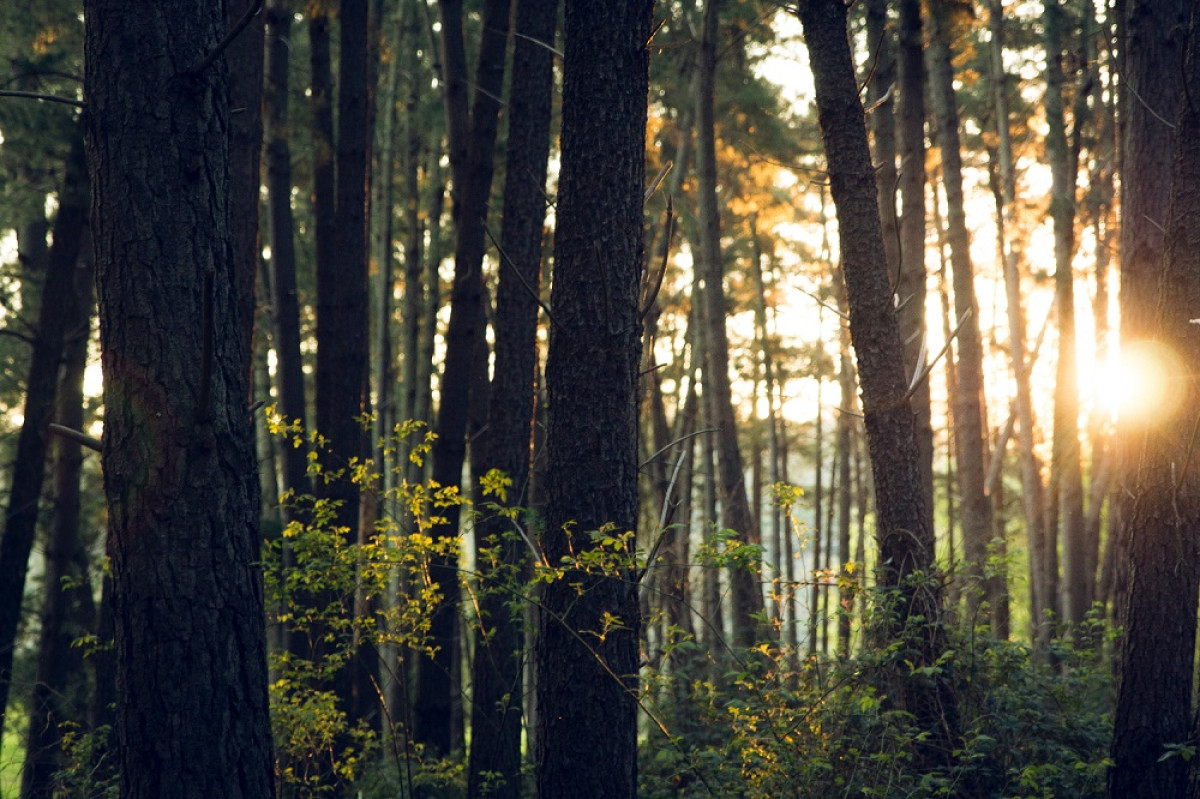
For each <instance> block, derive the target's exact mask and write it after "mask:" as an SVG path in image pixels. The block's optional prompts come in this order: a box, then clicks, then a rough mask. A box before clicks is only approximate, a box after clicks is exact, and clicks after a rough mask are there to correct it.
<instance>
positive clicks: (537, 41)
mask: <svg viewBox="0 0 1200 799" xmlns="http://www.w3.org/2000/svg"><path fill="white" fill-rule="evenodd" d="M513 36H516V37H517V38H518V39H525V40H526V41H530V42H533V43H534V44H537V45H541V46H542V47H545V48H546V49H547V50H549V51H550V52H552V53H554V54H555V55H556V56H558V57H559V59H560V60H561V59H565V58H566V56H565V55H563V54H562V52H560V51H559V50H555V49H554V48H553V47H551V46H550V44H548V43H547V42H543V41H542V40H541V39H535V38H533V37H532V36H530V35H528V34H526V33H514V34H513Z"/></svg>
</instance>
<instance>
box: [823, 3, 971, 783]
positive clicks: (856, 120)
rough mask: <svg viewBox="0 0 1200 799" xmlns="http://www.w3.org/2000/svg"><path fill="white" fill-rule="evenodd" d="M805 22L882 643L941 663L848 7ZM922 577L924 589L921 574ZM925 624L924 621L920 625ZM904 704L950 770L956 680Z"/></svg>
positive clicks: (935, 759) (925, 759) (923, 683)
mask: <svg viewBox="0 0 1200 799" xmlns="http://www.w3.org/2000/svg"><path fill="white" fill-rule="evenodd" d="M799 11H800V18H801V22H802V24H803V26H804V33H805V38H806V41H807V44H808V51H809V59H810V63H811V64H812V69H813V77H814V83H815V86H816V95H817V113H818V118H819V120H820V123H821V138H822V141H823V143H824V145H825V154H826V161H827V164H828V169H829V179H830V186H831V191H832V193H833V199H834V203H835V205H836V206H837V211H838V222H839V224H838V237H839V242H840V249H841V253H842V263H843V270H844V278H845V281H846V294H847V298H848V301H849V306H850V335H851V339H852V340H853V342H854V351H855V353H856V354H857V357H858V368H859V376H860V379H861V385H862V399H863V415H864V418H865V421H866V429H867V442H868V446H869V449H870V456H871V464H872V472H873V474H874V480H875V497H876V525H877V532H876V535H877V540H878V547H879V566H878V573H879V578H878V579H879V584H880V586H881V587H884V588H885V590H887V591H888V592H889V593H892V594H894V595H895V597H896V602H895V604H894V605H893V606H892V607H893V608H894V610H893V612H892V613H887V614H884V616H883V618H882V619H881V621H880V626H879V629H878V631H877V633H878V635H879V637H880V638H882V639H884V640H889V639H894V638H897V637H899V636H901V635H903V634H904V630H905V628H906V627H907V626H908V625H909V624H910V623H917V624H919V625H920V632H919V633H916V634H915V636H914V637H913V638H910V639H906V640H907V642H908V643H907V645H908V646H910V647H911V649H912V651H911V657H910V660H911V661H912V662H913V663H914V665H917V666H918V667H920V666H921V665H933V664H934V663H936V662H938V658H940V657H941V655H942V654H943V653H944V651H945V634H944V631H943V629H942V626H941V614H942V608H941V596H940V590H939V588H938V582H937V578H936V577H935V576H934V572H935V565H934V551H933V535H932V531H931V530H930V529H929V526H928V524H927V519H928V515H927V511H926V510H925V508H924V507H923V505H922V492H921V482H920V480H921V478H920V470H919V468H918V453H917V446H916V438H915V435H914V423H913V416H912V412H911V408H910V406H909V404H908V397H907V395H906V391H907V385H908V384H907V380H906V375H905V373H904V357H903V350H902V344H901V341H900V330H899V325H898V322H897V320H896V314H895V310H894V306H893V304H892V292H891V283H890V281H889V279H888V273H887V261H886V257H885V255H884V251H883V237H882V233H881V229H880V226H879V207H878V204H877V202H876V194H875V176H874V169H873V168H872V165H871V156H870V151H869V149H868V147H867V136H866V127H865V123H864V120H863V108H862V103H861V101H860V100H859V97H858V86H857V84H856V82H855V78H854V68H853V63H852V61H851V58H850V46H849V41H848V38H847V30H846V7H845V5H844V4H843V3H841V2H840V0H828V2H815V0H814V2H811V3H804V4H801V6H800V9H799ZM918 572H919V573H922V574H924V575H925V579H923V580H921V581H920V584H919V585H918V584H915V583H914V582H913V580H912V579H910V578H912V577H913V576H914V574H915V573H918ZM916 619H920V621H919V622H916ZM900 691H901V694H900V695H898V696H897V697H896V698H897V699H898V700H899V701H900V702H901V703H902V705H903V706H904V708H905V709H906V710H907V711H908V712H910V713H912V714H913V717H914V719H915V721H916V723H917V725H918V726H919V728H920V729H922V730H925V731H927V732H928V733H929V738H928V740H927V741H926V742H924V743H919V744H918V745H917V756H918V762H919V764H920V767H921V768H935V767H938V766H944V765H945V764H946V762H947V758H948V756H949V753H950V752H951V751H952V749H953V748H954V746H955V744H954V742H955V741H957V739H958V736H959V731H958V725H959V722H958V714H957V706H956V702H955V697H954V694H953V692H952V689H951V686H950V683H949V680H948V679H946V678H945V677H934V678H932V679H930V680H926V679H923V678H921V677H918V676H915V675H907V676H905V677H904V678H902V683H901V685H900Z"/></svg>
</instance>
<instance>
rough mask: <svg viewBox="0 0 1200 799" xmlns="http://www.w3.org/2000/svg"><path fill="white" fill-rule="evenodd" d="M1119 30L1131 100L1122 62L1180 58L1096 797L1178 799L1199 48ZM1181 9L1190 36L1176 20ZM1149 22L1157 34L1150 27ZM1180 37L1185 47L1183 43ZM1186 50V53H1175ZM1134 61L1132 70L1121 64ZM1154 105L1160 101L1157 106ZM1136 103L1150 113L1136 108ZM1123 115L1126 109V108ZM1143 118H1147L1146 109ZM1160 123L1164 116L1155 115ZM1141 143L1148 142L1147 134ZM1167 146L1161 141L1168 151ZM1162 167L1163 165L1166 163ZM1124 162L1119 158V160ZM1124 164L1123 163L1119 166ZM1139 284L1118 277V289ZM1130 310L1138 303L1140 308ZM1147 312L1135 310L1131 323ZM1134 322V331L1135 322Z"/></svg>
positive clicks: (1191, 602)
mask: <svg viewBox="0 0 1200 799" xmlns="http://www.w3.org/2000/svg"><path fill="white" fill-rule="evenodd" d="M1131 5H1132V7H1131V9H1130V12H1131V16H1130V18H1129V20H1128V22H1129V26H1130V27H1129V30H1128V34H1129V35H1130V38H1129V47H1130V48H1132V49H1131V50H1130V52H1129V54H1128V55H1127V58H1129V59H1130V60H1131V69H1132V70H1133V71H1132V72H1131V74H1130V75H1129V77H1128V80H1129V82H1130V86H1131V87H1132V89H1131V90H1133V91H1140V90H1141V89H1143V88H1148V85H1149V84H1156V83H1159V82H1166V81H1165V78H1164V76H1163V75H1160V74H1157V73H1145V72H1142V71H1141V68H1144V67H1145V66H1147V65H1149V64H1150V63H1152V60H1151V59H1143V58H1140V57H1137V56H1135V55H1134V53H1135V52H1136V51H1137V50H1138V49H1139V48H1142V47H1143V46H1144V47H1146V48H1148V49H1153V50H1156V51H1157V54H1158V55H1159V56H1160V57H1161V56H1165V55H1168V54H1169V53H1171V52H1172V51H1174V54H1175V55H1176V57H1177V59H1176V60H1174V61H1173V62H1171V63H1174V64H1175V66H1174V67H1172V68H1171V69H1173V70H1174V71H1175V73H1176V74H1180V73H1179V64H1180V60H1178V58H1179V57H1181V56H1182V54H1183V53H1184V51H1185V45H1186V52H1187V61H1186V68H1185V70H1184V77H1183V80H1184V81H1185V82H1184V83H1183V85H1182V86H1180V87H1179V88H1180V89H1181V90H1182V91H1180V93H1179V94H1178V95H1176V97H1175V98H1172V100H1171V102H1170V106H1169V107H1177V108H1178V114H1175V113H1172V112H1171V111H1169V110H1168V108H1164V107H1163V106H1159V105H1152V106H1150V109H1154V110H1157V111H1159V116H1161V117H1163V118H1166V119H1176V125H1175V127H1176V131H1175V136H1176V139H1175V141H1176V144H1175V145H1174V146H1172V147H1170V149H1164V150H1161V151H1160V152H1159V157H1160V158H1161V159H1162V160H1163V161H1169V162H1170V172H1171V175H1172V177H1171V182H1170V186H1171V200H1170V204H1169V207H1168V208H1167V209H1166V216H1165V217H1160V218H1161V219H1163V220H1164V221H1165V223H1166V224H1165V225H1163V228H1164V231H1165V235H1164V238H1163V241H1162V243H1163V246H1164V248H1165V249H1164V252H1163V260H1162V262H1161V264H1160V265H1159V269H1158V272H1157V276H1156V277H1155V282H1156V283H1157V285H1158V297H1157V303H1156V304H1157V311H1156V312H1155V321H1154V322H1153V323H1152V325H1151V326H1150V327H1149V328H1143V329H1142V332H1144V333H1145V334H1146V336H1147V339H1143V340H1142V341H1139V342H1137V346H1139V347H1142V346H1152V347H1154V348H1156V349H1157V350H1158V351H1159V352H1161V353H1164V356H1163V359H1162V362H1161V364H1160V367H1161V368H1163V369H1164V370H1165V374H1164V375H1163V376H1164V377H1165V378H1166V380H1167V381H1168V382H1167V386H1168V388H1167V389H1166V390H1165V391H1164V397H1163V401H1162V402H1160V403H1159V405H1158V407H1157V408H1156V409H1155V413H1154V415H1153V418H1148V417H1143V418H1140V419H1136V420H1126V419H1124V418H1123V419H1122V434H1123V435H1124V436H1125V440H1126V442H1128V443H1129V444H1130V445H1131V449H1129V450H1127V454H1128V455H1129V456H1130V457H1131V459H1133V460H1132V461H1131V462H1134V463H1137V471H1136V472H1135V473H1133V474H1131V475H1129V478H1130V482H1129V484H1128V487H1129V488H1130V489H1131V490H1132V492H1133V494H1132V507H1131V508H1130V513H1129V515H1128V517H1127V518H1126V520H1125V521H1126V525H1127V527H1126V530H1125V531H1124V537H1125V547H1126V548H1125V553H1126V556H1127V557H1128V559H1129V561H1128V574H1129V586H1128V593H1127V595H1126V603H1125V605H1124V607H1123V613H1122V616H1121V622H1122V626H1123V628H1124V631H1125V634H1124V637H1123V640H1122V645H1121V667H1120V681H1119V686H1120V687H1119V690H1118V694H1117V707H1116V711H1115V714H1114V719H1113V721H1114V727H1113V740H1112V748H1111V750H1110V752H1111V754H1110V756H1111V758H1112V761H1113V766H1112V767H1111V768H1110V769H1109V772H1108V796H1110V797H1112V798H1113V799H1117V797H1121V799H1125V797H1159V796H1184V795H1185V794H1186V790H1187V778H1188V765H1187V762H1186V760H1184V759H1183V758H1182V757H1164V755H1165V754H1167V753H1168V750H1166V749H1165V746H1166V745H1167V744H1176V743H1181V742H1184V741H1187V740H1189V733H1190V731H1191V724H1192V717H1191V701H1192V680H1193V658H1194V652H1195V640H1196V599H1197V590H1198V588H1200V572H1198V570H1197V566H1196V558H1197V554H1198V553H1197V538H1196V530H1197V528H1198V527H1200V471H1197V469H1196V467H1195V465H1194V463H1191V462H1192V460H1193V458H1194V454H1193V448H1194V446H1195V427H1196V422H1195V409H1196V406H1197V404H1198V403H1200V387H1198V385H1197V382H1196V381H1197V377H1196V370H1197V364H1200V329H1198V328H1197V326H1196V325H1194V324H1192V323H1191V321H1190V320H1191V319H1192V318H1194V317H1195V315H1196V314H1195V309H1196V303H1197V302H1198V301H1200V110H1198V109H1197V108H1196V106H1195V105H1194V99H1189V98H1195V97H1196V96H1197V94H1196V93H1197V92H1200V40H1198V39H1197V34H1198V33H1200V30H1198V29H1197V26H1196V9H1195V5H1194V4H1192V3H1185V4H1180V6H1181V7H1175V8H1172V9H1170V10H1171V11H1172V12H1173V13H1171V14H1170V15H1169V16H1168V14H1167V11H1168V9H1164V8H1163V7H1162V4H1152V5H1153V9H1151V8H1150V7H1149V5H1143V4H1141V3H1133V4H1131ZM1188 7H1190V11H1191V15H1192V20H1191V21H1192V25H1191V27H1190V28H1189V27H1186V26H1184V23H1183V18H1185V17H1186V15H1187V10H1188ZM1144 14H1150V15H1152V16H1153V17H1154V18H1155V20H1156V21H1155V23H1154V27H1155V28H1157V25H1158V24H1164V25H1165V24H1167V23H1169V22H1172V21H1173V22H1175V23H1176V24H1179V25H1180V26H1181V27H1180V29H1178V30H1175V29H1172V28H1168V29H1166V30H1165V31H1164V32H1165V33H1166V34H1167V36H1168V37H1169V38H1167V39H1165V40H1156V41H1154V42H1149V41H1146V40H1145V39H1144V38H1143V37H1144V36H1145V34H1146V33H1147V32H1148V31H1147V28H1146V27H1143V26H1144V25H1145V23H1146V21H1147V20H1146V19H1145V18H1140V19H1139V15H1144ZM1160 21H1161V22H1160ZM1189 33H1190V36H1189ZM1189 38H1190V44H1187V42H1188V40H1189ZM1134 60H1136V62H1137V65H1136V66H1134V65H1133V64H1132V62H1133V61H1134ZM1154 99H1157V100H1159V101H1163V102H1165V101H1167V99H1168V98H1166V97H1162V96H1157V97H1156V98H1154ZM1143 101H1144V102H1153V100H1152V99H1150V98H1144V99H1143ZM1132 104H1133V103H1131V105H1132ZM1147 110H1149V109H1147ZM1163 112H1165V113H1163ZM1126 124H1128V125H1129V126H1130V127H1129V128H1128V129H1127V130H1126V135H1127V136H1134V135H1136V132H1137V131H1138V128H1137V127H1135V125H1137V124H1141V125H1144V126H1150V127H1156V126H1158V125H1160V124H1163V123H1162V122H1161V121H1159V120H1155V119H1154V118H1153V117H1151V116H1149V115H1148V114H1147V115H1139V116H1138V117H1137V118H1136V119H1127V121H1126ZM1147 133H1148V131H1147ZM1170 140H1171V139H1170V137H1167V138H1166V141H1168V142H1169V141H1170ZM1168 152H1173V153H1174V157H1173V158H1168V156H1167V153H1168ZM1127 155H1128V153H1127ZM1127 163H1128V162H1127ZM1124 174H1125V180H1124V181H1122V185H1123V186H1124V187H1125V191H1126V192H1127V193H1128V194H1129V195H1130V196H1131V197H1132V196H1135V195H1143V196H1142V197H1141V200H1142V201H1143V202H1145V201H1146V199H1147V198H1146V197H1145V196H1144V194H1145V193H1148V192H1153V191H1155V190H1156V189H1157V188H1158V187H1157V186H1153V185H1147V184H1146V183H1145V182H1144V181H1145V180H1150V179H1153V177H1154V173H1150V174H1149V175H1143V174H1142V173H1138V172H1130V171H1126V172H1125V173H1124ZM1125 220H1126V222H1125V224H1126V226H1140V225H1148V224H1149V223H1148V222H1146V221H1145V220H1141V219H1135V218H1132V217H1129V216H1128V215H1127V216H1126V217H1125ZM1135 276H1140V277H1142V278H1148V277H1150V275H1147V274H1145V273H1144V272H1140V271H1137V270H1135V269H1130V271H1129V272H1126V273H1125V274H1123V275H1122V292H1123V293H1124V291H1125V281H1127V280H1131V279H1134V278H1135ZM1142 298H1143V299H1145V300H1147V301H1149V300H1151V298H1150V296H1148V295H1145V294H1143V295H1142ZM1147 310H1148V309H1147V308H1145V307H1144V306H1139V307H1137V308H1136V309H1134V311H1135V313H1139V312H1140V313H1145V312H1146V311H1147ZM1140 321H1142V322H1145V321H1146V318H1145V317H1144V316H1142V317H1141V320H1140Z"/></svg>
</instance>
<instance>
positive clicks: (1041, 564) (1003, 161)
mask: <svg viewBox="0 0 1200 799" xmlns="http://www.w3.org/2000/svg"><path fill="white" fill-rule="evenodd" d="M988 24H989V27H990V29H991V32H992V48H991V54H990V60H991V70H992V80H993V91H994V92H995V103H996V119H997V128H996V131H997V134H998V136H997V142H998V147H997V157H998V160H999V162H1000V185H999V189H1000V191H999V195H998V202H997V208H996V219H997V235H998V236H999V240H1000V247H1001V255H1002V258H1003V264H1004V290H1005V298H1006V300H1007V306H1008V352H1009V358H1010V360H1011V361H1012V370H1013V379H1014V381H1015V383H1016V395H1017V397H1016V409H1017V445H1018V450H1019V451H1018V455H1017V458H1018V460H1019V462H1020V470H1021V488H1022V490H1021V511H1022V515H1023V518H1024V520H1025V534H1026V538H1027V540H1028V544H1027V546H1028V549H1029V572H1030V579H1029V588H1030V620H1031V623H1032V625H1033V630H1032V633H1031V638H1032V639H1033V640H1035V641H1037V642H1039V643H1041V644H1042V645H1045V644H1047V643H1049V635H1050V626H1049V625H1048V624H1047V623H1046V614H1045V612H1046V611H1047V610H1049V609H1050V608H1051V607H1052V606H1053V605H1052V603H1051V602H1050V601H1049V600H1048V587H1049V585H1050V582H1051V581H1050V579H1049V577H1048V575H1047V573H1046V572H1047V568H1048V566H1049V559H1048V558H1047V557H1046V549H1047V547H1048V544H1049V542H1048V540H1047V537H1046V528H1045V525H1044V522H1045V518H1044V517H1043V515H1042V507H1043V503H1044V500H1043V483H1042V475H1041V468H1040V466H1039V464H1038V459H1037V454H1036V453H1035V452H1034V430H1035V420H1034V415H1033V398H1032V395H1031V392H1030V388H1029V372H1030V369H1031V366H1032V365H1031V364H1030V363H1029V362H1028V359H1027V356H1026V347H1025V340H1026V334H1025V311H1024V307H1023V302H1022V298H1021V276H1020V268H1019V254H1018V250H1017V243H1016V241H1015V237H1014V236H1012V235H1010V234H1009V232H1008V227H1009V217H1010V215H1011V214H1012V213H1013V212H1012V208H1013V204H1014V203H1015V201H1016V175H1015V172H1014V168H1013V150H1012V136H1011V134H1010V132H1009V121H1008V88H1007V83H1008V77H1007V74H1006V73H1005V72H1004V59H1003V56H1004V8H1003V5H1002V3H1001V2H1000V0H990V3H989V18H988Z"/></svg>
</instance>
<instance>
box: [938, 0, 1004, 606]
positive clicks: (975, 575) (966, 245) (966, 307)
mask: <svg viewBox="0 0 1200 799" xmlns="http://www.w3.org/2000/svg"><path fill="white" fill-rule="evenodd" d="M931 19H932V22H933V25H932V29H931V31H930V43H929V86H930V95H931V97H932V99H933V105H934V112H935V114H936V117H937V140H938V147H939V148H940V150H941V155H942V180H943V182H944V184H945V188H946V223H947V233H948V239H949V243H950V265H951V267H952V270H951V271H952V272H953V278H954V313H955V316H956V318H957V323H956V324H959V323H961V327H959V332H958V338H957V341H956V343H957V355H958V391H957V393H956V395H955V401H954V403H953V407H952V409H951V411H952V413H951V416H952V418H953V420H954V438H955V454H956V456H957V461H958V490H959V495H960V501H961V505H960V508H961V513H962V528H963V573H964V576H965V577H966V578H967V586H966V587H967V605H968V608H969V612H968V616H969V617H974V616H975V613H974V609H975V608H976V607H977V606H978V604H979V601H980V599H981V594H982V590H983V585H982V584H981V583H980V580H981V578H982V576H983V567H984V563H985V561H986V560H987V547H988V542H989V541H990V540H991V537H992V506H991V503H990V502H989V501H988V498H987V494H986V493H985V491H984V474H985V469H986V459H985V457H984V435H985V433H984V423H983V418H984V411H983V402H984V397H983V344H982V339H981V337H980V333H979V308H978V304H977V303H976V299H975V272H974V268H973V266H972V264H971V253H970V234H969V233H968V231H967V222H966V212H965V210H964V206H963V189H962V184H963V179H962V155H961V149H960V145H959V138H958V126H959V118H958V101H957V99H956V97H955V94H954V70H953V66H952V64H951V60H952V52H953V50H952V45H951V41H952V37H953V33H952V31H951V30H950V26H951V20H950V8H949V5H948V4H947V3H946V2H945V0H936V2H934V3H933V9H932V15H931Z"/></svg>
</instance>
